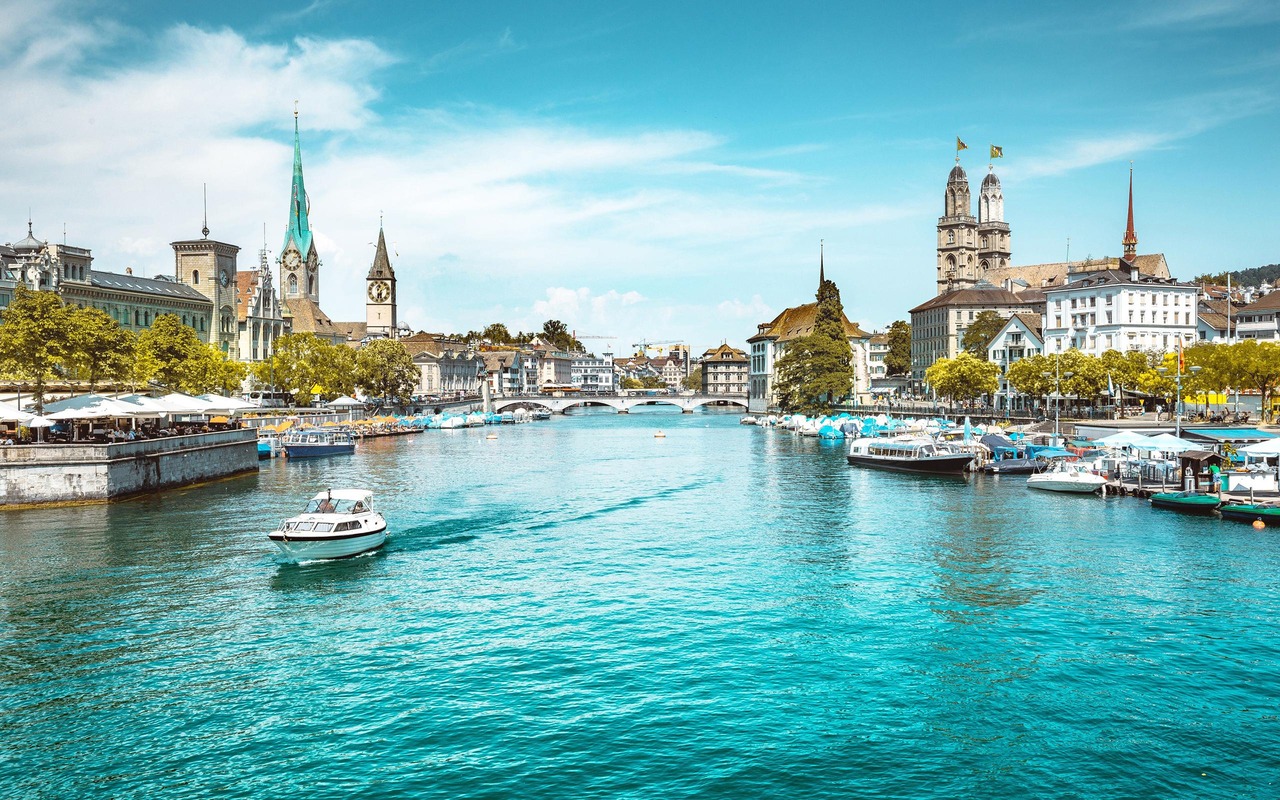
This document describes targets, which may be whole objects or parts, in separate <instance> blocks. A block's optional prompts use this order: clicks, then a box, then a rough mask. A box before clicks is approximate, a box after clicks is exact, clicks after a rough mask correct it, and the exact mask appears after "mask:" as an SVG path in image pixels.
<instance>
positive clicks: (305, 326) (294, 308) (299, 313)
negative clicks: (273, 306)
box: [284, 297, 339, 336]
mask: <svg viewBox="0 0 1280 800" xmlns="http://www.w3.org/2000/svg"><path fill="white" fill-rule="evenodd" d="M284 305H285V308H287V309H289V315H290V317H292V323H291V327H292V329H293V332H294V333H314V334H317V335H319V336H334V335H336V334H338V333H339V332H338V330H337V329H336V328H335V327H334V326H333V320H331V319H329V315H328V314H326V313H324V311H322V310H321V309H320V304H319V303H316V302H315V301H314V300H311V299H309V298H306V297H295V298H290V299H288V300H285V301H284Z"/></svg>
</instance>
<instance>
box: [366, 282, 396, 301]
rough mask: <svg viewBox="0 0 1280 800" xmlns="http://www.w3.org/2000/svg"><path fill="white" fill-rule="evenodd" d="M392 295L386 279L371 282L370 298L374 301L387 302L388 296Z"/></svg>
mask: <svg viewBox="0 0 1280 800" xmlns="http://www.w3.org/2000/svg"><path fill="white" fill-rule="evenodd" d="M390 296H391V287H390V286H388V285H387V282H386V281H374V282H373V283H371V284H369V299H370V300H372V301H373V302H375V303H383V302H386V300H387V298H388V297H390Z"/></svg>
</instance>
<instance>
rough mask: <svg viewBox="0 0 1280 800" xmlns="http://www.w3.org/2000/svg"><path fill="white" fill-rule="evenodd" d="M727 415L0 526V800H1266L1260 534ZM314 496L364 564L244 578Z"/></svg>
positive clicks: (1266, 608) (261, 570) (572, 421)
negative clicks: (852, 447)
mask: <svg viewBox="0 0 1280 800" xmlns="http://www.w3.org/2000/svg"><path fill="white" fill-rule="evenodd" d="M737 419H738V417H737V415H736V414H717V413H698V414H686V415H680V414H678V413H670V412H667V411H662V410H653V411H651V412H649V413H640V412H637V413H634V414H631V415H629V416H615V415H614V414H613V413H612V412H609V413H600V414H596V413H583V414H581V415H578V416H569V417H562V418H556V419H553V420H550V421H547V422H540V423H533V424H528V425H519V426H504V427H501V428H499V429H489V428H485V429H471V430H462V431H426V432H423V433H420V434H417V435H415V436H412V437H400V438H394V439H383V440H378V441H372V442H369V443H366V444H363V445H361V446H360V448H359V450H358V452H357V454H356V455H355V456H353V457H348V458H338V459H331V460H319V461H314V462H298V463H286V462H284V461H283V460H281V461H275V462H265V463H264V464H263V469H262V471H261V473H260V474H258V475H257V476H253V477H248V478H239V479H234V480H228V481H224V482H220V483H216V484H212V485H208V486H203V487H197V488H192V489H189V490H184V491H175V492H170V493H166V494H163V495H159V496H155V497H149V498H144V499H139V500H135V501H130V502H125V503H119V504H115V505H110V506H91V507H81V508H64V509H51V510H41V511H25V512H17V513H6V514H3V515H0V526H2V531H0V797H4V798H84V797H110V798H155V797H190V798H204V797H218V798H276V797H308V798H393V797H428V798H534V799H537V798H585V797H602V798H604V797H608V798H659V797H661V798H693V797H697V798H745V797H762V798H763V797H767V798H805V800H811V799H812V798H836V797H841V798H843V797H904V798H956V797H966V798H977V797H992V798H997V797H999V798H1011V797H1079V798H1096V797H1117V798H1119V797H1124V798H1169V797H1194V798H1218V797H1221V798H1254V797H1257V798H1275V797H1278V796H1280V716H1278V715H1280V681H1278V679H1280V614H1278V612H1280V535H1278V534H1277V533H1276V532H1275V531H1273V530H1268V531H1265V532H1261V533H1259V532H1256V531H1254V530H1253V529H1252V528H1250V527H1249V526H1248V525H1238V524H1233V523H1227V522H1222V521H1220V520H1216V519H1197V518H1189V517H1181V516H1178V515H1176V514H1171V513H1168V512H1161V511H1155V510H1152V509H1151V508H1149V507H1148V506H1147V505H1146V504H1145V503H1142V502H1140V501H1137V500H1134V499H1130V498H1114V499H1105V500H1104V499H1099V498H1095V497H1073V496H1056V495H1045V494H1041V493H1034V492H1029V491H1028V490H1027V489H1026V487H1025V484H1024V481H1023V480H1018V479H1013V480H1010V479H1008V478H1005V479H992V478H985V477H981V476H978V477H973V478H969V479H967V480H947V479H931V478H921V477H910V476H901V475H893V474H885V473H878V472H872V471H865V470H861V469H858V468H855V467H849V466H848V465H847V464H846V463H845V461H844V454H843V448H842V446H840V445H834V446H833V445H831V444H824V443H821V442H818V441H816V440H812V439H800V438H797V437H794V436H792V435H791V434H789V433H786V432H781V431H772V430H762V429H758V428H754V427H745V426H739V425H738V424H737ZM657 428H661V429H663V430H664V431H665V432H666V433H667V438H666V439H655V438H654V436H653V432H654V431H655V429H657ZM490 431H496V433H497V434H498V439H497V440H496V441H489V440H486V438H485V436H486V434H487V433H489V432H490ZM346 485H360V486H366V487H369V488H371V489H372V490H373V491H374V492H375V493H376V498H377V500H378V501H379V504H380V506H381V508H382V510H383V511H384V513H385V514H386V515H387V517H388V520H389V522H390V525H391V528H392V530H393V532H394V536H393V539H392V540H391V542H390V543H389V545H388V546H387V547H386V548H384V549H383V550H382V551H381V552H379V553H377V554H376V555H373V556H367V557H361V558H357V559H352V560H348V561H336V562H327V563H316V564H307V565H289V564H283V563H281V562H280V560H279V559H278V558H277V556H276V554H275V550H274V548H273V547H272V545H271V544H270V542H269V541H268V540H267V538H266V531H267V530H268V529H270V528H271V527H274V525H275V524H276V523H277V522H278V521H279V520H280V519H281V518H283V517H285V516H288V515H290V514H292V513H295V512H296V511H297V510H298V509H299V508H300V506H301V505H302V503H303V502H304V501H305V499H306V498H307V497H308V496H309V495H310V493H312V492H314V491H316V490H318V489H320V488H324V487H326V486H346Z"/></svg>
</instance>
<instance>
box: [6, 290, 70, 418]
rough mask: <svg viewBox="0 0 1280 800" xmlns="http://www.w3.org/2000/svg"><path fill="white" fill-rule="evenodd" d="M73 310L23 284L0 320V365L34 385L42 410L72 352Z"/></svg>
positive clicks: (37, 406)
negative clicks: (50, 386)
mask: <svg viewBox="0 0 1280 800" xmlns="http://www.w3.org/2000/svg"><path fill="white" fill-rule="evenodd" d="M70 328H71V310H70V309H69V308H67V307H66V306H65V305H63V303H62V299H61V298H60V297H58V296H57V295H56V294H54V293H53V292H33V291H31V290H30V289H28V288H27V287H25V286H23V285H21V284H19V285H18V286H16V287H15V288H14V292H13V302H12V303H10V305H9V307H8V308H7V309H5V311H4V312H3V315H2V316H0V363H3V364H4V365H5V366H4V368H5V371H7V372H12V373H13V374H15V375H17V376H18V377H19V378H21V379H22V380H24V381H29V382H30V383H31V385H32V389H33V394H34V395H35V398H36V409H37V410H42V409H43V404H44V387H45V384H46V383H47V382H48V381H49V380H50V379H52V378H54V377H55V376H56V370H57V369H58V368H60V367H61V366H62V364H63V362H64V359H65V358H66V357H67V356H68V354H69V351H70V347H71V344H70V339H69V336H68V332H69V330H70Z"/></svg>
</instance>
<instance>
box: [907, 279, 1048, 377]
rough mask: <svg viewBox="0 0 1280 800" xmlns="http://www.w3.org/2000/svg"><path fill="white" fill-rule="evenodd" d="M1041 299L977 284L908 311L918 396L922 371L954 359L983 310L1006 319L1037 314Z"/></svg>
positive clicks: (912, 360)
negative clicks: (1017, 315)
mask: <svg viewBox="0 0 1280 800" xmlns="http://www.w3.org/2000/svg"><path fill="white" fill-rule="evenodd" d="M1042 303H1043V299H1042V296H1040V295H1038V293H1033V292H1024V293H1022V294H1021V295H1019V294H1015V293H1014V292H1012V291H1009V290H1008V289H1002V288H1000V287H997V286H992V285H991V284H989V283H985V282H984V283H979V284H977V285H976V286H973V287H971V288H967V289H955V290H952V291H950V292H946V293H945V294H941V295H938V296H937V297H934V298H933V299H931V300H927V301H925V302H924V303H921V304H920V305H918V306H916V307H915V308H913V309H911V381H912V388H913V390H914V391H915V392H916V393H917V394H922V393H923V392H924V373H925V370H927V369H929V367H931V366H933V363H934V362H935V361H937V360H938V359H940V358H955V357H956V356H957V355H958V354H959V353H960V351H961V350H963V349H964V348H963V347H962V345H961V343H962V342H963V341H964V333H965V331H966V330H967V329H968V327H969V325H970V323H972V322H973V321H974V320H975V319H977V317H978V315H979V314H981V313H982V312H984V311H994V312H995V313H997V314H999V315H1000V316H1002V317H1004V318H1005V319H1008V318H1009V317H1011V316H1013V315H1014V314H1037V315H1038V314H1039V313H1040V312H1041V308H1042V305H1041V304H1042Z"/></svg>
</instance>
